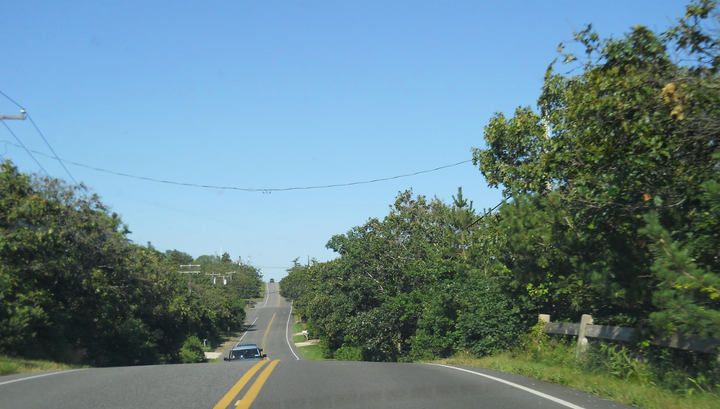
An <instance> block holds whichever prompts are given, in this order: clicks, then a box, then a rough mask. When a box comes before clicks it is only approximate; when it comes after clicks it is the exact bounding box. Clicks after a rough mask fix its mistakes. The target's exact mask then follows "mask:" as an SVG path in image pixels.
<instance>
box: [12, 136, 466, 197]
mask: <svg viewBox="0 0 720 409" xmlns="http://www.w3.org/2000/svg"><path fill="white" fill-rule="evenodd" d="M0 142H3V143H7V144H10V145H13V146H16V147H17V146H18V145H15V144H14V143H12V142H10V141H5V140H0ZM31 152H34V153H37V154H38V155H43V156H46V157H50V155H47V154H44V153H42V152H38V151H34V150H31ZM58 160H59V161H61V162H65V163H69V164H71V165H75V166H80V167H83V168H86V169H91V170H95V171H98V172H104V173H109V174H111V175H116V176H122V177H127V178H132V179H139V180H146V181H148V182H155V183H164V184H168V185H175V186H188V187H197V188H203V189H216V190H238V191H243V192H262V193H272V192H287V191H291V190H312V189H331V188H336V187H347V186H355V185H363V184H369V183H377V182H385V181H388V180H394V179H401V178H406V177H410V176H416V175H421V174H424V173H430V172H436V171H438V170H442V169H447V168H451V167H454V166H458V165H462V164H464V163H469V162H472V159H468V160H463V161H460V162H457V163H453V164H450V165H444V166H438V167H436V168H433V169H427V170H421V171H418V172H413V173H407V174H403V175H397V176H390V177H386V178H378V179H372V180H363V181H358V182H349V183H337V184H331V185H316V186H294V187H282V188H250V187H237V186H215V185H203V184H197V183H186V182H176V181H172V180H163V179H155V178H151V177H146V176H137V175H131V174H128V173H123V172H115V171H112V170H107V169H102V168H97V167H94V166H89V165H84V164H82V163H77V162H73V161H70V160H65V159H60V158H58Z"/></svg>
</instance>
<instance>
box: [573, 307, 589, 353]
mask: <svg viewBox="0 0 720 409" xmlns="http://www.w3.org/2000/svg"><path fill="white" fill-rule="evenodd" d="M592 323H593V318H592V315H590V314H583V316H582V318H581V319H580V330H579V331H578V340H577V348H576V349H575V358H580V355H581V354H582V353H583V351H584V350H585V345H586V344H587V339H586V338H585V333H586V331H587V326H588V325H592Z"/></svg>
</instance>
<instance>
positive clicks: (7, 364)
mask: <svg viewBox="0 0 720 409" xmlns="http://www.w3.org/2000/svg"><path fill="white" fill-rule="evenodd" d="M77 368H83V367H82V366H74V365H66V364H60V363H57V362H50V361H36V360H29V359H22V358H11V357H8V356H5V355H0V376H2V375H12V374H18V373H27V372H46V371H59V370H62V369H77Z"/></svg>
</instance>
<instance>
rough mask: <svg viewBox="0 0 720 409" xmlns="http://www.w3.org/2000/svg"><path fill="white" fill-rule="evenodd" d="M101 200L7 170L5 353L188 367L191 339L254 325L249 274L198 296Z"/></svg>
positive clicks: (7, 166) (1, 200)
mask: <svg viewBox="0 0 720 409" xmlns="http://www.w3.org/2000/svg"><path fill="white" fill-rule="evenodd" d="M128 233H129V230H128V228H127V226H125V225H124V224H123V223H122V221H121V219H120V217H119V216H118V215H117V214H115V213H112V212H110V210H109V209H108V208H107V206H105V205H104V204H103V203H102V202H101V201H100V199H99V198H98V197H97V196H96V195H88V194H85V193H83V192H81V191H80V190H79V188H78V187H71V186H67V185H66V184H64V183H63V182H61V181H59V180H56V179H51V178H38V177H30V176H28V175H24V174H21V173H20V172H18V170H17V168H15V167H14V166H12V164H11V163H10V162H6V163H4V164H2V172H0V260H2V263H0V333H2V337H1V338H0V352H3V353H6V354H9V355H14V356H22V357H28V358H44V359H52V360H55V361H64V362H75V363H86V364H91V365H93V366H105V365H130V364H154V363H162V362H178V361H180V360H181V359H183V358H181V355H180V351H181V348H182V346H183V343H184V342H185V341H186V339H187V338H188V337H189V336H191V335H199V336H200V337H202V338H207V339H209V340H210V341H211V342H213V341H217V340H219V339H220V331H221V330H223V331H224V330H225V328H227V327H228V326H231V327H234V328H238V327H239V326H240V325H241V324H242V322H243V320H244V317H245V315H244V309H243V307H244V305H243V302H242V300H241V298H240V297H242V296H244V295H246V294H249V293H253V294H255V293H257V291H258V287H259V286H260V282H259V279H258V273H257V271H256V270H254V269H249V270H246V271H244V272H242V273H241V274H236V277H240V278H239V279H238V280H236V281H235V282H234V285H229V286H216V287H213V286H210V285H200V283H196V284H195V285H194V286H193V289H194V291H193V292H192V293H188V291H187V285H186V283H187V282H186V280H187V277H182V276H181V275H180V274H179V273H178V272H177V268H178V267H177V266H178V264H176V263H177V262H187V261H188V255H187V254H186V253H182V252H178V251H171V252H169V253H166V254H162V253H160V252H158V251H157V250H155V249H154V248H153V247H152V245H150V244H149V246H148V247H143V246H139V245H136V244H133V243H131V242H130V241H129V240H128V239H127V234H128Z"/></svg>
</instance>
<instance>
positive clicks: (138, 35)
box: [0, 0, 685, 279]
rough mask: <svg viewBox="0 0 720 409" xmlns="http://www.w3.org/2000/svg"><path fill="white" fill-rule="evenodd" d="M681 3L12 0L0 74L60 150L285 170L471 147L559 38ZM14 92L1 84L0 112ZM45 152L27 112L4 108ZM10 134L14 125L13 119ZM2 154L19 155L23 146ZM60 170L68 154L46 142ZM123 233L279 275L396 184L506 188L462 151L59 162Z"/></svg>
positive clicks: (314, 253)
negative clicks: (223, 254) (490, 181)
mask: <svg viewBox="0 0 720 409" xmlns="http://www.w3.org/2000/svg"><path fill="white" fill-rule="evenodd" d="M684 5H685V3H684V2H683V1H663V0H652V1H639V0H637V1H635V0H633V1H609V0H603V1H594V2H578V1H493V2H489V1H479V0H478V1H450V2H448V1H434V2H428V1H402V2H401V1H323V2H320V1H318V2H314V1H303V2H300V1H288V2H276V1H267V2H266V1H240V0H233V1H210V2H199V1H142V2H141V1H137V2H134V1H133V2H131V1H116V2H106V1H67V2H49V1H13V0H10V1H4V2H2V3H0V13H1V15H2V16H3V19H2V20H3V21H2V24H0V37H1V38H2V39H3V50H2V57H0V61H1V63H0V91H2V92H4V93H5V94H7V95H8V96H10V97H12V98H13V99H15V100H16V101H17V102H18V103H20V104H21V105H23V106H24V107H25V108H26V109H27V110H28V112H29V113H30V114H31V115H32V117H33V119H34V120H35V122H36V124H37V125H38V126H39V128H40V130H41V131H42V132H43V133H44V134H45V136H46V138H47V139H48V141H49V142H50V144H51V145H52V146H53V148H54V149H55V151H56V152H57V154H58V156H59V157H60V158H63V159H67V160H70V161H74V162H78V163H82V164H85V165H89V166H94V167H98V168H103V169H108V170H112V171H115V172H122V173H128V174H133V175H138V176H145V177H150V178H156V179H164V180H172V181H178V182H186V183H194V184H203V185H213V186H234V187H241V188H285V187H296V186H299V187H302V186H314V185H327V184H339V183H349V182H356V181H364V180H371V179H377V178H385V177H392V176H396V175H402V174H409V173H413V172H418V171H422V170H426V169H432V168H436V167H439V166H443V165H448V164H453V163H457V162H460V161H463V160H468V159H471V158H472V154H471V148H472V147H480V146H483V135H482V130H483V126H485V125H486V124H487V122H488V119H489V118H490V117H491V115H492V114H493V112H497V111H502V112H505V113H508V114H510V113H511V112H512V111H513V110H514V109H515V108H516V107H518V106H521V105H522V106H526V105H531V106H533V107H534V106H535V101H536V99H537V97H538V95H539V93H540V86H541V84H542V76H543V74H544V72H545V69H546V68H547V66H548V64H549V63H550V62H551V61H552V60H553V59H554V58H555V57H556V56H557V54H556V49H557V45H558V43H560V42H562V41H567V40H570V39H571V38H572V32H573V30H574V29H578V30H579V29H582V28H584V26H585V24H587V23H593V26H594V27H595V28H596V29H597V30H598V32H599V33H600V34H601V35H602V36H604V37H607V36H615V37H617V36H620V35H622V33H624V32H627V31H628V29H629V28H630V27H631V26H634V25H635V24H637V23H642V24H644V25H647V26H649V27H651V28H653V29H656V30H663V29H665V28H667V27H668V26H669V25H670V24H671V22H672V21H675V20H676V19H677V18H678V17H679V16H681V15H682V14H683V13H684ZM18 113H19V109H18V108H17V107H16V106H15V105H13V104H12V103H11V102H10V101H8V100H6V99H5V98H2V97H0V114H2V115H9V114H18ZM6 123H7V124H8V125H9V126H10V127H11V129H12V130H13V131H14V132H15V133H16V134H17V136H18V137H19V138H20V139H21V140H22V141H23V142H24V143H25V144H26V146H27V147H28V148H30V149H34V150H37V151H41V152H45V153H47V154H50V152H49V150H48V148H47V147H46V146H45V144H44V142H43V141H42V139H41V138H40V137H39V136H38V134H37V132H36V131H35V129H34V128H33V127H32V124H31V123H30V122H29V121H24V122H21V121H7V122H6ZM0 140H2V141H13V142H14V138H13V137H12V135H11V134H10V133H9V132H7V130H6V129H5V127H4V126H2V127H0ZM0 154H1V155H3V156H4V157H6V158H10V159H12V160H13V161H14V162H15V164H16V165H18V166H19V168H20V170H21V171H23V172H38V171H40V169H39V167H38V166H37V165H36V164H35V162H33V160H32V159H31V158H30V157H29V155H28V154H27V153H26V152H25V151H24V150H22V149H18V148H16V147H14V146H12V145H9V144H5V143H3V142H0ZM36 157H37V159H38V161H40V163H41V164H42V166H43V167H44V168H45V169H46V170H47V171H48V173H49V174H50V175H51V176H54V177H58V178H63V179H68V176H67V174H66V173H65V171H64V170H63V168H62V167H61V166H60V165H59V164H58V163H57V162H56V161H55V160H54V159H51V158H48V157H43V156H39V155H36ZM66 166H67V168H68V170H69V171H70V173H71V174H72V175H73V176H74V178H75V179H77V180H78V181H82V182H84V183H85V184H87V185H88V186H89V187H90V188H91V189H92V190H93V191H94V192H96V193H97V194H99V195H100V196H101V197H102V200H103V202H105V203H106V204H108V205H110V206H111V207H112V209H113V211H115V212H117V213H119V214H121V215H122V217H123V220H124V221H125V222H126V223H127V224H129V226H130V230H131V231H132V235H131V236H130V238H131V239H132V240H134V241H135V242H137V243H140V244H145V243H147V242H148V241H151V242H152V243H153V245H154V246H155V247H157V248H158V249H160V250H162V251H165V250H168V249H178V250H181V251H185V252H187V253H190V254H191V255H193V256H194V257H197V256H200V255H203V254H220V250H221V248H222V251H227V252H228V253H230V255H231V256H232V257H233V259H237V258H238V256H242V258H243V260H244V261H246V260H247V257H248V256H251V257H252V264H253V265H255V266H258V267H260V268H261V270H262V272H263V274H264V276H265V277H266V278H271V277H272V278H276V279H280V278H282V277H283V276H285V274H286V273H285V268H286V267H287V266H289V265H290V264H291V261H292V260H293V259H294V258H296V257H300V260H301V261H303V262H304V261H306V260H307V257H308V256H310V257H315V258H317V259H318V260H320V261H325V260H329V259H332V258H334V257H335V255H334V254H333V253H332V252H331V251H329V250H327V249H325V243H327V241H328V240H329V239H330V237H331V236H332V235H334V234H342V233H345V232H347V231H348V230H349V229H351V228H352V227H353V226H358V225H361V224H363V223H364V222H365V221H366V220H367V219H368V218H370V217H378V218H382V217H384V216H385V215H387V214H388V211H389V209H388V206H389V205H390V204H391V203H392V202H393V201H394V198H395V196H396V195H397V193H398V192H399V191H402V190H406V189H409V188H412V189H413V190H414V192H415V193H416V194H422V195H425V196H428V197H432V196H437V197H439V198H440V199H442V200H443V201H446V202H449V201H451V200H452V195H453V194H455V193H456V191H457V188H458V186H462V187H463V191H464V194H465V196H466V197H468V198H469V199H471V200H473V201H474V205H475V208H476V209H478V210H480V209H483V208H490V207H493V206H495V205H496V204H497V203H498V202H499V201H500V199H501V196H500V192H499V191H498V190H496V189H490V188H488V187H487V184H486V183H485V180H484V178H483V176H482V174H481V173H480V171H479V170H477V168H475V167H473V165H472V164H471V163H466V164H463V165H460V166H456V167H453V168H448V169H444V170H440V171H437V172H433V173H427V174H422V175H417V176H413V177H408V178H401V179H395V180H392V181H385V182H379V183H372V184H364V185H358V186H350V187H338V188H333V189H317V190H300V191H289V192H274V193H272V194H263V193H260V192H254V193H253V192H242V191H231V190H225V191H223V190H217V189H201V188H195V187H182V186H172V185H166V184H158V183H152V182H148V181H143V180H136V179H130V178H125V177H120V176H115V175H111V174H107V173H102V172H97V171H93V170H89V169H86V168H83V167H78V166H75V165H71V164H67V165H66Z"/></svg>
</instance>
